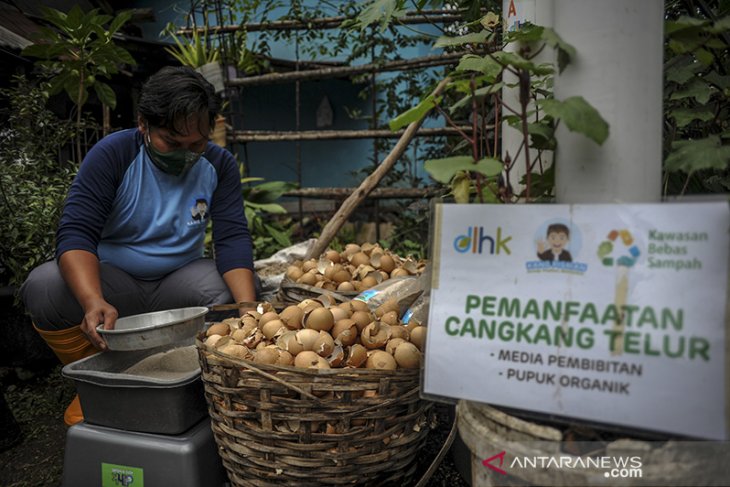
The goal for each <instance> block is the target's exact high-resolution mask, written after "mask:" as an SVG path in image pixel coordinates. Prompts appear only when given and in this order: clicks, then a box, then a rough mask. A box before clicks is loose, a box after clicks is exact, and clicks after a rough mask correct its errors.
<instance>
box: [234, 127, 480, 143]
mask: <svg viewBox="0 0 730 487" xmlns="http://www.w3.org/2000/svg"><path fill="white" fill-rule="evenodd" d="M490 127H492V126H488V128H490ZM467 130H469V127H466V126H464V127H434V128H422V129H420V130H418V132H416V134H415V135H416V136H417V137H436V136H440V135H459V134H460V131H461V132H465V131H467ZM402 135H403V130H399V131H397V132H393V131H392V130H388V129H378V130H303V131H301V132H294V131H281V132H277V131H267V130H236V131H234V132H233V133H232V134H231V137H229V140H230V141H232V142H286V141H297V140H343V139H397V138H399V137H401V136H402Z"/></svg>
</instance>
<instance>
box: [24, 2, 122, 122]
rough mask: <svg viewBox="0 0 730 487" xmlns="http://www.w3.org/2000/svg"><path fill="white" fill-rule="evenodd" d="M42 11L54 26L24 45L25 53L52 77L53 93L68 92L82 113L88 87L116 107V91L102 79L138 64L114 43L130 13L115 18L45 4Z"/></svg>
mask: <svg viewBox="0 0 730 487" xmlns="http://www.w3.org/2000/svg"><path fill="white" fill-rule="evenodd" d="M43 12H44V15H43V19H44V20H45V21H46V22H48V23H49V24H51V25H52V27H41V29H40V34H39V36H38V39H37V41H36V43H35V44H32V45H30V46H28V47H27V48H25V49H24V50H23V55H25V56H31V57H36V58H39V59H40V61H39V62H38V65H39V66H41V68H43V69H44V70H45V72H46V73H47V74H48V75H49V76H51V79H50V85H49V88H48V89H49V92H50V94H51V95H55V94H57V93H60V92H61V91H65V92H66V93H67V94H68V96H69V98H71V100H72V101H73V102H74V103H75V104H76V106H77V109H78V111H79V112H80V111H81V107H82V106H83V105H84V103H86V100H87V98H88V89H89V88H93V89H94V91H95V92H96V95H97V96H98V97H99V100H101V102H102V103H103V104H105V105H108V106H109V107H111V108H114V107H115V106H116V103H117V100H116V96H115V95H114V91H113V90H112V89H111V87H110V86H109V85H108V84H106V83H104V82H103V81H101V80H100V79H99V78H106V79H109V78H111V75H112V74H116V73H118V72H119V67H120V65H122V64H132V65H134V64H136V63H135V61H134V59H133V58H132V55H131V54H130V53H129V51H127V50H126V49H124V48H122V47H119V46H117V45H115V43H114V39H113V36H114V34H116V33H117V31H118V30H119V29H120V28H121V27H122V26H123V25H124V24H125V23H126V22H127V21H128V20H129V19H130V18H131V16H132V14H131V12H129V11H124V12H121V13H119V14H118V15H117V16H116V17H114V18H112V17H111V16H109V15H101V14H99V13H98V9H93V10H90V11H89V12H86V13H84V12H83V11H82V10H81V8H80V7H79V6H78V5H75V6H74V7H73V8H72V9H71V10H70V11H69V12H68V14H66V13H63V12H61V11H58V10H56V9H52V8H45V7H44V8H43ZM107 24H108V27H107V28H105V27H104V26H106V25H107Z"/></svg>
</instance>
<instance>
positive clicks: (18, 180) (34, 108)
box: [0, 76, 77, 286]
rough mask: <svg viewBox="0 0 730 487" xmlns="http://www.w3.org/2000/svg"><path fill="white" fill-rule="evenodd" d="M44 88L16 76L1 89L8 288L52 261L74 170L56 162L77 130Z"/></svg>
mask: <svg viewBox="0 0 730 487" xmlns="http://www.w3.org/2000/svg"><path fill="white" fill-rule="evenodd" d="M46 88H47V85H44V84H41V85H40V86H34V85H32V84H31V83H30V82H29V81H28V80H27V79H26V78H25V77H23V76H16V77H15V78H14V79H13V86H12V87H11V88H8V89H5V90H2V91H0V95H1V96H2V97H3V98H5V99H7V106H8V108H6V109H5V110H4V111H3V113H2V115H3V127H4V128H3V129H2V130H0V207H2V208H3V213H4V218H0V234H2V236H3V237H2V239H0V263H2V264H1V265H2V267H3V269H2V274H0V281H3V283H4V284H10V285H12V286H19V285H20V284H21V283H22V282H23V281H24V280H25V278H26V276H27V275H28V273H29V272H30V270H31V269H32V268H33V267H35V266H37V265H38V264H40V263H42V262H44V261H46V260H48V259H49V258H51V257H53V252H54V236H55V230H56V226H57V224H58V218H59V217H60V214H61V210H62V206H63V199H64V197H65V195H66V192H67V191H68V188H69V186H70V184H71V181H72V179H73V176H74V174H75V173H76V169H77V168H76V166H75V165H74V164H73V163H71V162H62V163H59V153H60V149H61V148H62V147H63V146H64V145H65V144H67V143H68V142H69V141H71V140H72V138H73V137H74V134H75V130H74V128H73V125H72V124H71V123H70V122H68V121H64V120H60V119H59V118H58V117H56V116H55V115H54V114H53V112H51V111H50V110H48V108H46V102H47V99H48V92H47V91H46Z"/></svg>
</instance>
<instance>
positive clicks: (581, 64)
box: [554, 0, 664, 203]
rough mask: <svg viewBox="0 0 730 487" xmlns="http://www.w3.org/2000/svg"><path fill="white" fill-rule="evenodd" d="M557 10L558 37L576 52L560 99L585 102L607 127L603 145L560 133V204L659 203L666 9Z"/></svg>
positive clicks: (620, 4) (617, 1) (605, 5)
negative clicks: (579, 99)
mask: <svg viewBox="0 0 730 487" xmlns="http://www.w3.org/2000/svg"><path fill="white" fill-rule="evenodd" d="M554 9H555V10H554V25H555V31H556V32H557V34H558V35H559V36H560V37H562V38H563V40H564V41H565V42H567V43H569V44H571V45H572V46H574V47H575V48H576V51H577V56H576V58H575V59H573V60H572V61H571V63H570V64H569V65H568V67H567V68H566V69H565V71H563V73H562V74H561V75H559V76H556V77H555V98H556V99H558V100H564V99H566V98H568V97H571V96H576V95H580V96H582V97H583V98H585V99H586V100H587V101H588V102H589V103H590V104H591V105H593V107H595V108H596V109H597V110H598V112H599V113H600V114H601V115H602V116H603V118H604V119H605V120H606V121H607V122H608V124H609V126H610V128H609V130H610V132H609V137H608V139H607V140H606V141H605V142H604V143H603V145H602V146H599V145H597V144H596V143H595V142H593V141H592V140H589V139H588V138H586V137H585V136H583V135H582V134H576V133H573V132H569V131H568V130H567V129H566V127H565V125H564V124H561V125H560V126H559V127H558V130H557V133H556V137H557V140H558V149H557V152H556V161H557V162H556V196H557V200H558V202H560V203H596V202H618V201H622V202H657V201H659V200H660V199H661V172H662V86H663V82H662V55H663V30H662V29H663V14H664V3H663V2H662V0H641V1H637V0H612V1H605V0H554Z"/></svg>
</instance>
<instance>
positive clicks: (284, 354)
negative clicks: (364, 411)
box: [204, 299, 426, 370]
mask: <svg viewBox="0 0 730 487" xmlns="http://www.w3.org/2000/svg"><path fill="white" fill-rule="evenodd" d="M425 338H426V328H425V327H424V326H420V325H417V324H408V325H403V324H402V323H401V321H400V317H399V309H398V304H397V302H396V301H395V300H394V299H391V300H387V301H385V302H384V303H383V304H382V305H380V306H378V307H377V308H376V309H375V310H373V311H371V310H370V308H369V307H368V305H367V304H366V303H365V302H363V301H359V300H352V301H347V302H344V303H340V304H334V303H333V304H328V303H325V302H324V301H323V300H318V299H305V300H304V301H302V302H300V303H298V304H292V305H290V306H288V307H286V308H285V309H283V310H282V311H281V312H276V311H275V310H274V309H273V307H271V306H270V305H269V306H267V309H263V308H261V307H259V309H258V310H257V311H249V312H247V313H246V314H245V315H244V316H242V317H240V318H228V319H226V320H223V321H221V322H217V323H214V324H212V325H211V326H210V327H209V328H208V329H207V331H206V333H205V341H204V343H205V345H206V347H208V348H209V349H215V350H217V351H218V352H220V353H221V354H224V355H229V356H231V357H234V358H237V359H244V360H249V361H253V362H255V363H260V364H269V365H283V366H288V365H294V366H295V367H300V368H316V369H329V368H363V367H364V368H368V369H382V370H394V369H396V368H404V369H413V368H418V367H420V365H421V361H422V356H423V354H422V352H423V347H424V343H425ZM209 358H211V359H212V358H213V355H212V354H211V355H210V356H209Z"/></svg>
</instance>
